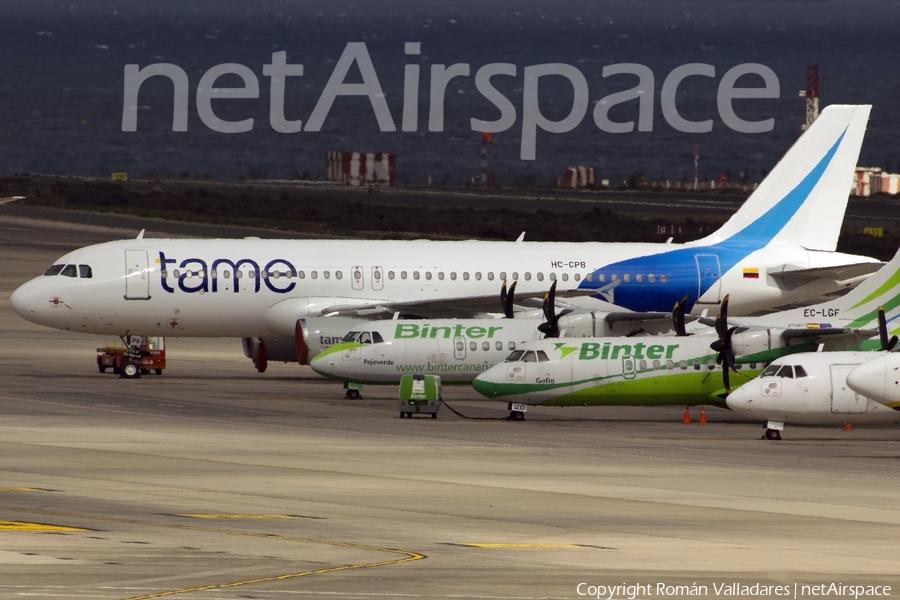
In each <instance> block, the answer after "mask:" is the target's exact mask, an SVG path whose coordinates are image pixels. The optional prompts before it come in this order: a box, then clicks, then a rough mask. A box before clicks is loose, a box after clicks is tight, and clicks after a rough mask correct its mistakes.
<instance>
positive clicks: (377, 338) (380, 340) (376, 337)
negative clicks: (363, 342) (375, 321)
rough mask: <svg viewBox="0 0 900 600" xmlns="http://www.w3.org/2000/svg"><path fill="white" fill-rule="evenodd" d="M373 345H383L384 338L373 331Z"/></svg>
mask: <svg viewBox="0 0 900 600" xmlns="http://www.w3.org/2000/svg"><path fill="white" fill-rule="evenodd" d="M372 343H373V344H383V343H384V338H383V337H381V334H380V333H378V332H377V331H373V332H372Z"/></svg>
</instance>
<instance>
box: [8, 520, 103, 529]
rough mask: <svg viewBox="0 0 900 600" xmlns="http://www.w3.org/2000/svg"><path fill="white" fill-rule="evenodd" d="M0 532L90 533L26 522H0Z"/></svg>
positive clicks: (60, 526) (61, 526)
mask: <svg viewBox="0 0 900 600" xmlns="http://www.w3.org/2000/svg"><path fill="white" fill-rule="evenodd" d="M0 531H90V530H89V529H82V528H81V527H65V526H63V525H49V524H47V523H28V522H26V521H0Z"/></svg>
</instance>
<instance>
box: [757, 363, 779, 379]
mask: <svg viewBox="0 0 900 600" xmlns="http://www.w3.org/2000/svg"><path fill="white" fill-rule="evenodd" d="M780 368H781V365H769V366H768V367H766V368H765V369H764V370H763V372H762V373H760V375H759V376H760V377H774V376H775V373H777V372H778V369H780Z"/></svg>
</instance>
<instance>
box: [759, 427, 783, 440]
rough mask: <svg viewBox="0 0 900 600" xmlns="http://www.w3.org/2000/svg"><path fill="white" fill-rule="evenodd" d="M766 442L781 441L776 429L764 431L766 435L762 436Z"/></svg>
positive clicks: (779, 433)
mask: <svg viewBox="0 0 900 600" xmlns="http://www.w3.org/2000/svg"><path fill="white" fill-rule="evenodd" d="M763 437H764V438H765V439H767V440H773V441H776V442H777V441H780V440H781V432H780V431H778V430H777V429H766V434H765V435H764V436H763Z"/></svg>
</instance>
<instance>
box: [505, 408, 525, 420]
mask: <svg viewBox="0 0 900 600" xmlns="http://www.w3.org/2000/svg"><path fill="white" fill-rule="evenodd" d="M509 420H510V421H524V420H525V413H523V412H522V411H518V410H512V411H510V412H509Z"/></svg>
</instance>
